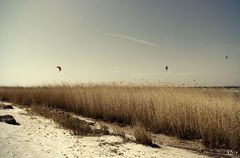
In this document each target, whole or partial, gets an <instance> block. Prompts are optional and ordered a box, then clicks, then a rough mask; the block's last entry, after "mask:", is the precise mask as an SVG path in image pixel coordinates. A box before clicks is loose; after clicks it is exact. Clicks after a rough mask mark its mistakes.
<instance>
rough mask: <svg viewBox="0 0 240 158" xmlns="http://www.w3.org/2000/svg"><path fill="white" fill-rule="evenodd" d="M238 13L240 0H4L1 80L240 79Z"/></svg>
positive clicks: (214, 81)
mask: <svg viewBox="0 0 240 158" xmlns="http://www.w3.org/2000/svg"><path fill="white" fill-rule="evenodd" d="M239 19H240V1H239V0H68V1H63V0H50V1H49V0H41V1H37V0H22V1H18V0H0V85H36V84H46V83H59V82H62V81H66V82H100V81H104V82H112V81H133V82H142V81H143V79H144V80H145V81H150V82H157V81H160V82H174V83H192V81H193V80H196V81H197V82H198V83H199V84H201V85H240V30H239V28H240V20H239ZM226 55H228V56H229V58H228V60H225V56H226ZM56 65H62V67H63V71H62V72H61V73H58V72H57V70H56V68H55V66H56ZM166 65H168V66H169V71H168V72H166V71H165V66H166Z"/></svg>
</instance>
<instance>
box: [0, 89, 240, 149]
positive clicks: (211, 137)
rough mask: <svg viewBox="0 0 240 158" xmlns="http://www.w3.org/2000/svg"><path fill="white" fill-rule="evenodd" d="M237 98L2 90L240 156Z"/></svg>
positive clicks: (24, 100)
mask: <svg viewBox="0 0 240 158" xmlns="http://www.w3.org/2000/svg"><path fill="white" fill-rule="evenodd" d="M237 96H239V95H238V94H236V93H233V92H230V91H226V90H224V89H213V88H177V87H164V86H127V85H122V86H119V85H115V84H111V85H91V84H90V85H67V84H64V85H60V86H43V87H1V88H0V99H1V100H8V101H12V102H15V103H18V104H25V105H43V106H48V107H52V108H61V109H64V110H66V111H73V112H75V113H78V114H82V115H85V116H89V117H93V118H97V119H102V120H108V121H112V122H120V123H124V124H132V123H134V122H136V121H137V122H140V123H141V124H142V125H143V126H144V127H145V128H146V129H148V130H151V131H153V132H157V133H165V134H170V135H174V136H177V137H179V138H183V139H202V141H203V143H204V144H205V145H207V146H209V147H212V148H229V149H233V150H240V102H239V98H237Z"/></svg>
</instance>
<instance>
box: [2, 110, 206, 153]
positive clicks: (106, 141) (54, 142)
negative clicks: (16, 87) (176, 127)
mask: <svg viewBox="0 0 240 158" xmlns="http://www.w3.org/2000/svg"><path fill="white" fill-rule="evenodd" d="M14 108H15V109H13V110H0V115H5V114H10V115H12V116H13V117H14V118H15V119H16V121H17V122H19V123H20V124H21V125H20V126H14V125H9V124H6V123H4V122H0V158H10V157H14V158H15V157H16V158H18V157H19V158H23V157H24V158H32V157H34V158H42V157H44V158H47V157H51V158H61V157H69V158H72V157H144V158H147V157H157V158H161V157H163V158H164V157H166V158H177V157H179V158H180V157H181V158H200V157H207V156H203V155H198V154H196V153H193V152H190V151H187V150H184V149H179V148H173V147H168V146H161V148H160V149H158V148H151V147H148V146H144V145H140V144H135V143H123V139H122V138H121V137H117V136H101V137H80V136H73V135H71V134H70V132H69V131H68V130H65V129H62V128H61V127H59V125H57V124H56V123H54V122H53V121H51V120H49V119H46V118H43V117H40V116H31V115H29V114H28V113H27V112H26V110H24V109H19V108H17V107H14Z"/></svg>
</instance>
